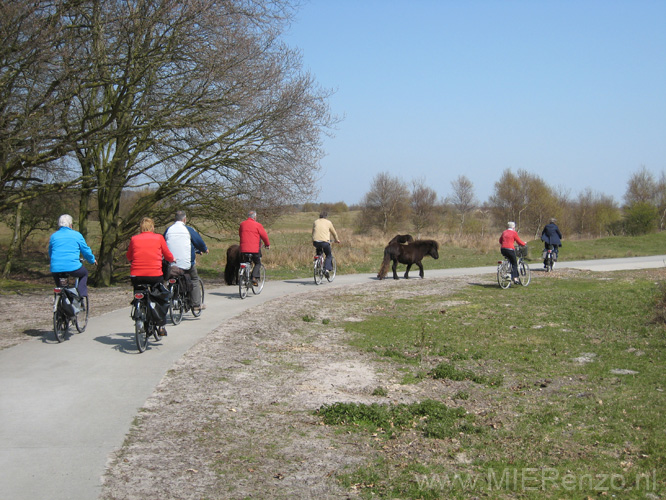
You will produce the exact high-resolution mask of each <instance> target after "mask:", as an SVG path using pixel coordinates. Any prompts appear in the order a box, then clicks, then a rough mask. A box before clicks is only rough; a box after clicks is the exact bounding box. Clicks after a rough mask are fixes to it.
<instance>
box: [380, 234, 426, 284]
mask: <svg viewBox="0 0 666 500" xmlns="http://www.w3.org/2000/svg"><path fill="white" fill-rule="evenodd" d="M398 236H399V235H398ZM396 238H397V237H396ZM396 238H394V240H395V239H396ZM391 241H393V240H391ZM428 255H429V256H430V257H432V258H433V259H439V243H437V242H436V241H435V240H416V241H410V242H409V243H407V244H401V243H398V242H393V243H389V245H388V246H387V247H386V248H385V249H384V260H383V262H382V266H381V267H380V268H379V273H378V274H377V277H378V278H379V279H380V280H381V279H384V278H385V277H386V275H387V274H388V269H389V262H391V261H393V279H394V280H397V279H398V273H397V272H396V269H397V267H398V262H399V263H400V264H407V270H406V271H405V278H406V279H407V278H409V269H410V268H411V267H412V264H416V265H417V266H419V276H421V278H423V264H421V261H422V260H423V257H426V256H428Z"/></svg>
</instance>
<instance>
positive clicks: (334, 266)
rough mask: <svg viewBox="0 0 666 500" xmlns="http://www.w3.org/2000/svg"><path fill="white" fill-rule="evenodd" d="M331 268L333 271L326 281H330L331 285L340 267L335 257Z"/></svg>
mask: <svg viewBox="0 0 666 500" xmlns="http://www.w3.org/2000/svg"><path fill="white" fill-rule="evenodd" d="M331 266H332V267H333V269H331V270H330V271H329V272H328V276H327V277H326V279H327V280H328V281H329V283H330V282H331V281H333V280H334V279H335V273H336V272H337V270H338V265H337V264H336V262H335V257H333V256H331Z"/></svg>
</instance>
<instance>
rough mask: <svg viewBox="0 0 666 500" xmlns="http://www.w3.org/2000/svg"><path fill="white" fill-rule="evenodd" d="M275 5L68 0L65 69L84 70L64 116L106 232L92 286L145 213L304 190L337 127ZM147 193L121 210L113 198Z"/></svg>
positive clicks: (224, 216) (225, 205)
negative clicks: (326, 133)
mask: <svg viewBox="0 0 666 500" xmlns="http://www.w3.org/2000/svg"><path fill="white" fill-rule="evenodd" d="M290 15H291V8H290V5H289V3H288V2H287V1H284V0H277V1H271V0H232V1H227V2H219V1H216V0H158V1H148V0H131V1H119V0H108V1H101V0H87V1H82V2H76V3H72V4H68V9H67V21H68V24H67V26H66V29H65V30H64V33H66V37H65V38H64V39H63V40H62V43H61V44H60V45H59V52H58V55H59V58H60V60H61V61H62V62H63V64H66V65H68V64H71V65H76V66H77V67H79V68H85V71H82V72H81V74H80V75H79V77H78V79H77V82H78V89H77V93H76V96H75V98H74V99H71V100H70V101H69V107H68V108H67V110H66V111H65V112H64V113H63V114H62V122H61V127H62V128H63V129H65V130H66V131H67V133H68V134H72V133H73V132H74V131H75V130H77V129H81V130H86V131H88V133H87V134H85V135H80V136H78V137H77V138H76V139H77V140H76V141H75V148H76V149H75V151H76V159H77V161H78V164H79V167H80V178H81V180H82V191H81V192H82V198H81V205H80V215H79V219H80V226H81V228H82V229H83V228H84V226H85V221H86V220H87V214H88V206H89V202H90V196H93V195H94V196H96V205H97V209H98V214H99V221H100V226H101V231H102V240H101V246H100V248H99V252H98V260H99V262H100V265H99V266H98V268H97V269H98V276H97V278H98V282H99V283H102V284H107V283H109V282H110V281H111V277H112V275H113V266H114V256H117V254H118V253H119V252H118V249H120V248H122V243H123V242H124V241H126V240H127V239H128V238H129V236H130V235H131V234H132V233H133V232H134V230H135V228H136V226H137V222H138V221H139V220H140V218H141V217H142V216H144V215H146V214H150V215H152V216H153V217H154V218H155V219H156V220H157V222H158V223H159V222H161V221H166V220H167V219H168V218H169V217H171V215H172V212H173V207H174V206H178V207H180V208H189V209H190V210H196V211H198V212H199V213H202V214H205V215H206V216H208V217H211V218H214V219H216V220H217V221H218V222H220V223H224V222H225V221H226V222H228V223H231V221H233V220H235V218H236V217H235V216H236V213H237V212H238V211H241V210H243V211H244V210H245V209H246V208H247V206H252V207H253V208H261V209H263V210H264V211H266V212H267V211H269V210H271V209H274V207H278V206H280V205H282V204H284V203H285V201H298V200H299V199H305V198H306V197H307V196H309V195H311V191H312V190H313V189H314V180H315V177H314V174H315V173H316V171H317V168H318V167H317V162H318V160H319V158H320V157H321V156H322V152H321V140H320V137H321V133H322V130H325V129H326V128H327V127H328V126H330V125H331V124H332V122H333V119H332V117H331V116H330V115H329V113H328V105H327V100H326V98H327V97H328V92H325V91H323V90H322V89H320V88H319V87H318V86H317V85H316V83H315V81H314V80H313V78H312V77H311V76H310V75H309V74H307V73H305V72H303V71H302V69H301V59H300V57H299V55H298V54H297V53H296V52H295V51H293V50H291V49H289V48H288V47H286V46H285V45H284V44H282V43H281V42H280V39H279V36H280V34H281V30H282V29H283V27H284V26H285V25H286V23H287V22H288V21H289V19H290ZM127 189H134V190H140V191H141V192H142V194H143V196H141V197H139V198H138V199H136V200H135V203H134V204H133V205H132V206H131V207H129V209H127V210H124V211H123V212H124V216H123V217H121V216H120V213H121V211H120V203H121V200H122V193H123V191H125V190H127Z"/></svg>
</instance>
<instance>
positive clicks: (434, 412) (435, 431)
mask: <svg viewBox="0 0 666 500" xmlns="http://www.w3.org/2000/svg"><path fill="white" fill-rule="evenodd" d="M317 413H318V414H319V416H320V417H321V419H322V422H323V423H324V424H326V425H340V426H345V427H346V428H349V429H353V430H358V431H364V432H371V433H377V432H379V433H381V434H382V435H384V436H386V437H391V436H393V435H394V434H395V433H396V432H402V431H405V430H408V429H412V428H417V429H418V430H419V431H421V432H422V433H423V435H424V436H426V437H433V438H440V439H441V438H444V437H449V436H451V435H453V434H455V433H456V432H459V427H460V426H461V425H463V423H464V424H466V425H467V424H469V422H470V421H471V417H469V416H468V415H466V412H465V410H464V409H463V408H450V407H448V406H447V405H446V404H444V403H442V402H440V401H434V400H431V399H428V400H425V401H421V402H418V403H411V404H404V403H403V404H397V405H393V404H378V403H372V404H370V405H366V404H361V403H333V404H331V405H324V406H322V407H321V408H319V410H318V412H317Z"/></svg>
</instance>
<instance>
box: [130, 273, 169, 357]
mask: <svg viewBox="0 0 666 500" xmlns="http://www.w3.org/2000/svg"><path fill="white" fill-rule="evenodd" d="M151 292H152V286H151V285H135V286H134V300H133V301H132V310H131V312H130V316H131V318H132V319H133V320H134V337H135V339H136V347H137V349H139V352H140V353H141V352H144V351H145V350H146V348H147V347H148V339H149V338H150V337H151V336H152V337H153V338H154V339H155V342H159V341H161V340H162V336H161V335H160V333H159V326H158V325H157V324H156V323H155V321H154V319H153V317H152V314H151V313H150V311H149V308H150V304H149V302H150V294H151Z"/></svg>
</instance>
